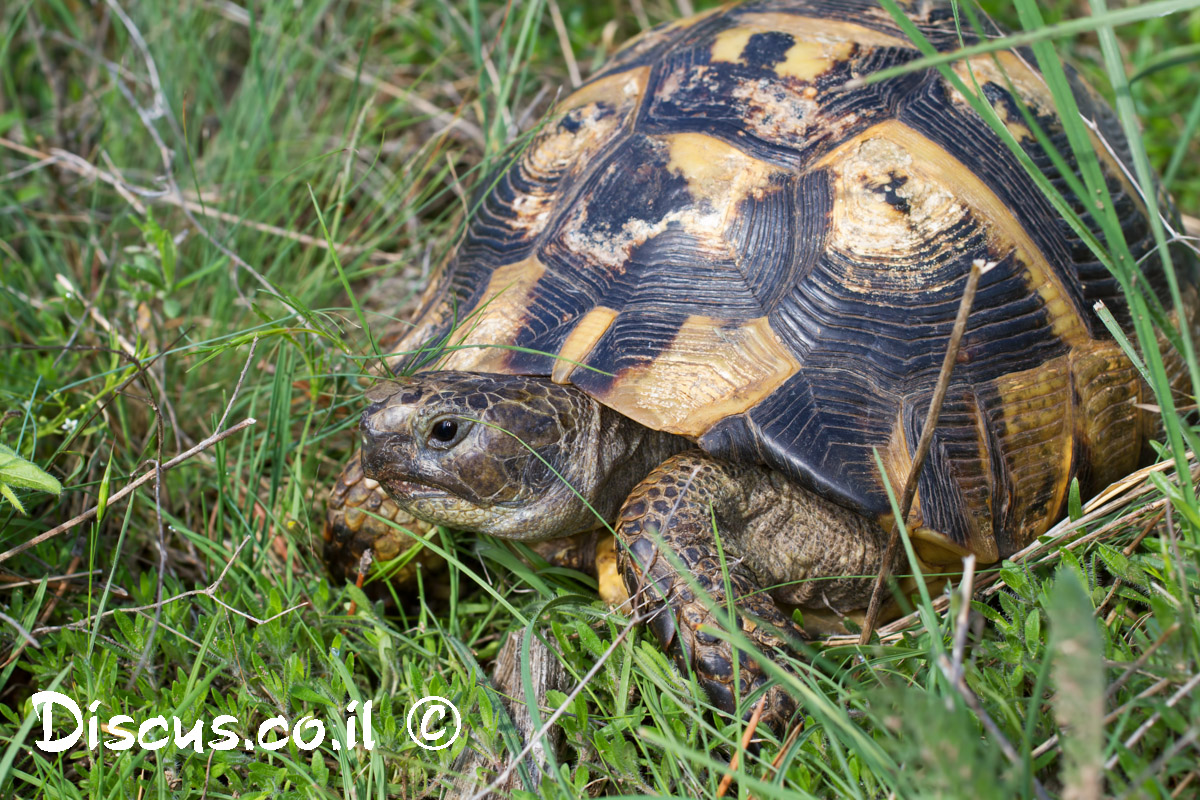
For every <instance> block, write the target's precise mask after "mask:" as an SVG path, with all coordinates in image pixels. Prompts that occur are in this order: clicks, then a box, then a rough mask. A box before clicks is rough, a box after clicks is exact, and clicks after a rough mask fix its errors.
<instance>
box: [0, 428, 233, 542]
mask: <svg viewBox="0 0 1200 800" xmlns="http://www.w3.org/2000/svg"><path fill="white" fill-rule="evenodd" d="M256 422H257V420H255V419H254V418H253V417H249V418H247V419H244V420H242V421H241V422H239V423H238V424H236V425H234V426H232V427H230V428H228V429H226V430H223V431H220V432H219V433H214V434H213V435H212V436H209V437H208V438H207V439H205V440H204V441H202V442H199V443H197V444H196V446H195V447H191V448H189V449H187V450H185V451H184V452H182V453H180V454H179V455H177V456H175V457H174V458H172V459H171V460H170V461H168V462H167V463H165V464H163V465H162V471H163V472H166V471H167V470H169V469H172V468H174V467H177V466H179V465H180V464H182V463H183V462H185V461H187V460H188V459H189V458H191V457H192V456H194V455H196V454H197V453H199V452H201V451H202V450H207V449H208V448H210V447H212V446H213V445H214V444H216V443H217V442H220V441H223V440H225V439H228V438H229V437H230V436H233V435H234V434H235V433H238V432H239V431H241V430H243V429H244V428H248V427H250V426H251V425H254V424H255V423H256ZM156 473H157V469H151V470H149V471H147V472H146V473H144V474H143V475H142V476H141V477H140V478H138V479H136V480H135V481H133V483H131V484H129V485H128V486H126V487H125V488H124V489H121V490H120V491H119V492H116V493H115V494H113V495H112V496H111V497H109V498H108V505H109V506H111V505H112V504H113V503H116V502H117V501H118V500H122V499H124V498H125V497H126V496H127V495H129V494H130V493H131V492H133V491H134V490H136V489H137V488H138V487H139V486H141V485H142V484H144V483H146V482H148V481H151V480H153V479H154V476H155V474H156ZM99 510H100V507H99V506H92V507H91V508H89V509H88V510H87V511H84V512H83V513H82V514H80V515H78V516H76V517H72V518H71V519H69V520H67V521H66V522H64V523H62V524H61V525H56V526H55V527H53V528H51V529H50V530H48V531H46V532H45V533H41V534H38V535H37V536H35V537H33V538H32V539H30V540H29V541H27V542H23V543H21V544H19V545H17V546H16V547H14V548H12V549H10V550H6V551H4V552H3V553H0V563H3V562H5V561H7V560H8V559H10V558H12V557H13V556H16V555H20V554H21V553H24V552H25V551H26V550H28V549H30V548H31V547H37V546H38V545H39V544H41V543H42V542H45V541H48V540H50V539H53V538H54V537H55V536H58V535H59V534H62V533H65V532H66V531H69V530H71V529H72V528H74V527H75V526H76V525H79V524H80V523H83V522H87V521H88V520H89V519H91V518H92V517H94V516H96V514H97V513H98V512H99Z"/></svg>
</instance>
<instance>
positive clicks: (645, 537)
mask: <svg viewBox="0 0 1200 800" xmlns="http://www.w3.org/2000/svg"><path fill="white" fill-rule="evenodd" d="M714 516H715V517H716V523H717V532H718V533H719V534H720V536H721V542H722V546H723V549H724V555H725V565H726V567H727V569H728V575H729V590H730V591H731V592H732V595H733V601H734V605H735V607H736V609H737V613H736V615H735V619H734V623H735V624H736V625H737V627H738V629H739V630H741V632H742V633H743V634H744V635H745V636H746V637H747V638H749V639H750V641H751V642H753V643H754V645H755V646H756V647H758V648H759V649H760V650H762V651H764V652H765V653H766V654H767V656H768V657H769V655H770V653H771V651H772V650H775V649H777V648H788V640H789V639H790V640H792V641H798V640H800V639H803V638H805V636H804V632H803V631H802V630H801V629H800V628H799V626H797V625H796V624H795V623H794V622H792V620H791V617H790V616H788V614H786V613H785V612H784V611H783V610H782V609H781V608H780V607H779V606H778V605H776V599H777V598H778V599H780V600H782V601H785V602H787V603H790V604H795V605H800V606H810V605H811V606H813V607H832V608H835V609H836V610H839V611H841V610H849V609H852V608H855V607H858V606H860V605H865V602H866V598H867V597H868V596H869V594H870V583H871V578H870V577H869V576H870V575H873V574H875V573H877V572H878V569H879V563H880V561H881V559H882V554H883V550H884V534H883V531H882V529H881V528H880V527H879V526H878V525H877V524H875V523H873V522H871V521H870V520H867V519H865V518H864V517H862V516H860V515H858V514H855V513H854V512H851V511H848V510H846V509H844V508H842V507H840V506H837V505H835V504H833V503H830V502H829V501H827V500H824V499H822V498H820V497H817V496H816V495H814V494H812V493H811V492H809V491H807V490H805V489H803V488H801V487H800V486H799V485H797V484H795V483H793V482H791V481H788V480H786V479H784V478H783V477H782V476H780V475H779V474H778V473H773V472H771V471H770V470H767V469H764V468H761V467H754V466H741V465H737V464H731V463H728V462H725V461H721V460H720V459H716V458H713V457H711V456H709V455H707V454H705V453H702V452H699V451H689V452H686V453H681V454H679V455H676V456H674V457H672V458H670V459H668V460H667V461H665V462H664V463H663V464H662V465H661V466H659V467H658V468H657V469H655V470H654V471H653V472H651V473H650V475H649V476H647V477H646V479H645V480H644V481H642V483H640V484H639V485H638V486H637V487H636V488H635V489H634V490H633V492H632V493H631V494H630V495H629V498H628V500H627V501H626V502H625V505H624V506H623V507H622V509H621V513H620V516H619V521H618V527H617V534H618V536H619V537H620V538H621V541H622V543H623V546H622V548H621V549H622V553H621V562H620V563H621V572H622V575H623V576H624V579H625V585H626V587H627V589H628V590H629V593H630V595H631V597H633V598H634V602H635V604H636V605H637V607H638V608H639V609H640V610H641V611H643V612H650V613H651V614H652V616H651V618H650V619H649V621H648V625H649V627H650V629H651V630H652V631H653V633H654V635H655V637H656V638H657V639H658V641H659V643H660V644H661V645H662V647H663V649H664V650H666V651H667V652H668V653H670V654H671V655H672V657H673V658H674V659H675V661H676V663H677V664H678V665H679V668H680V669H681V670H682V671H683V672H684V673H687V672H688V671H689V670H694V672H695V674H696V677H697V679H698V681H699V683H700V685H701V686H703V687H704V689H705V691H706V692H708V695H709V697H710V699H711V700H712V701H713V703H714V704H715V705H716V706H717V707H718V708H721V709H722V710H724V711H727V712H734V711H735V710H736V708H737V696H740V697H742V698H745V697H747V696H749V695H750V694H751V693H752V692H754V691H755V690H757V689H758V688H759V687H761V686H762V685H763V684H764V683H766V682H767V680H768V678H767V675H766V672H765V671H764V670H763V668H762V666H761V665H760V664H759V663H758V662H757V661H756V660H755V659H754V658H753V657H751V656H750V655H749V654H747V653H745V652H741V651H738V653H737V659H738V660H737V663H738V681H737V685H736V686H735V685H734V670H733V663H734V661H733V659H734V650H733V648H732V647H731V646H730V645H729V644H727V643H726V642H723V641H722V640H721V639H719V638H717V637H716V636H714V635H713V634H711V633H709V632H707V631H705V630H702V628H704V627H709V628H720V623H719V620H718V617H717V615H716V614H714V612H713V611H711V610H710V608H711V609H714V610H715V609H725V608H728V599H727V596H726V593H725V592H726V582H725V575H724V573H723V572H722V568H721V559H720V557H719V555H718V551H717V544H716V540H715V538H714V535H713V517H714ZM661 548H667V549H669V550H670V551H671V553H672V554H673V557H672V556H669V555H668V554H667V553H664V552H662V549H661ZM676 564H678V565H680V567H681V568H682V571H683V574H681V573H680V569H677V568H676ZM846 576H859V577H846ZM825 579H833V580H825ZM781 584H787V585H783V586H781ZM693 587H696V588H698V589H699V590H701V591H703V592H704V593H706V594H707V595H708V596H709V598H711V599H710V600H709V601H707V602H706V601H705V600H704V599H703V598H700V597H698V596H697V593H696V592H695V591H694V590H693ZM766 587H777V588H774V589H772V590H771V591H770V592H768V591H765V589H766ZM794 711H795V703H794V702H793V700H792V699H791V697H790V696H788V694H787V693H786V692H785V691H784V690H783V689H782V688H780V687H778V686H775V687H772V688H771V689H769V690H768V692H767V701H766V707H765V708H764V712H763V722H764V723H765V724H767V725H768V726H769V727H771V728H772V729H773V730H774V731H775V732H776V733H777V734H779V735H782V734H783V732H784V730H785V727H786V725H787V723H788V721H789V720H790V718H791V716H792V713H793V712H794Z"/></svg>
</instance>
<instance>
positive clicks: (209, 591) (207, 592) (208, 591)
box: [33, 536, 308, 636]
mask: <svg viewBox="0 0 1200 800" xmlns="http://www.w3.org/2000/svg"><path fill="white" fill-rule="evenodd" d="M250 539H251V537H249V536H247V537H246V538H244V539H242V542H241V544H239V545H238V546H237V549H236V550H234V551H233V555H232V556H230V557H229V561H228V562H227V563H226V564H225V567H224V569H222V570H221V574H220V575H218V576H217V579H216V580H214V581H213V582H212V583H210V584H209V585H208V586H205V587H204V588H203V589H191V590H189V591H186V592H181V593H179V594H177V595H174V596H172V597H168V598H167V599H166V600H164V601H163V604H166V603H174V602H176V601H178V600H184V599H186V598H189V597H197V596H200V595H203V596H204V597H207V598H209V599H211V600H212V601H213V602H214V603H216V604H217V605H219V606H221V607H222V608H224V609H227V610H229V611H232V612H233V613H235V614H237V615H239V616H241V617H244V618H246V619H248V620H250V621H251V622H255V623H257V624H259V625H265V624H266V623H268V622H270V621H272V620H275V619H279V618H280V617H282V616H283V615H284V614H290V613H291V612H293V611H295V610H296V609H298V608H304V607H305V606H307V605H308V602H307V601H305V602H303V603H299V604H297V605H294V606H292V607H291V608H287V609H284V610H283V611H280V612H279V613H278V614H274V615H272V616H270V617H267V618H266V619H259V618H257V617H255V616H252V615H250V614H247V613H246V612H244V611H239V610H238V609H236V608H234V607H233V606H231V605H229V604H228V603H225V602H223V601H222V600H221V599H220V598H218V597H217V590H218V589H220V588H221V584H222V583H224V582H225V575H226V574H227V573H228V572H229V569H230V567H232V566H233V562H235V561H237V557H238V555H239V554H241V552H242V549H243V548H244V547H245V546H246V545H247V544H249V543H250ZM158 606H159V604H158V603H147V604H146V605H144V606H133V607H132V608H112V609H109V610H108V611H105V612H104V613H102V614H96V615H94V616H91V617H88V618H87V619H81V620H78V621H76V622H71V623H68V624H66V625H54V626H52V627H48V628H47V627H42V628H35V629H34V630H33V634H34V635H35V636H45V635H46V634H49V633H57V632H58V631H73V630H78V629H80V628H86V627H88V626H89V625H92V624H93V623H96V622H99V621H100V620H102V619H104V618H106V617H111V616H112V615H113V614H120V613H126V614H141V613H144V612H146V611H149V610H151V609H153V608H157V607H158Z"/></svg>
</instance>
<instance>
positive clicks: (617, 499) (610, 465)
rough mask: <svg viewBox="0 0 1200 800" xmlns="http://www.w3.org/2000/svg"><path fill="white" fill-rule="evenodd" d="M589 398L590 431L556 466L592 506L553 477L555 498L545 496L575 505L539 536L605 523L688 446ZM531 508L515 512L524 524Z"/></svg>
mask: <svg viewBox="0 0 1200 800" xmlns="http://www.w3.org/2000/svg"><path fill="white" fill-rule="evenodd" d="M590 399H591V398H589V400H590ZM591 403H592V406H593V410H594V414H593V416H592V419H591V420H590V421H589V424H588V427H589V428H590V429H591V430H589V431H588V432H587V434H586V435H585V436H584V437H582V441H581V442H580V443H579V445H580V446H579V451H580V452H579V453H578V456H577V457H569V458H567V459H566V462H567V464H566V468H565V469H563V470H560V471H561V472H562V473H563V477H566V478H568V481H567V482H569V483H570V484H571V486H573V487H575V489H576V491H578V492H579V494H581V495H583V496H584V497H585V498H587V501H588V504H590V505H591V507H592V509H594V511H593V510H590V509H588V508H587V506H586V505H584V504H583V502H582V501H581V500H580V499H579V498H578V497H576V496H575V495H574V492H572V491H571V489H570V488H569V487H568V486H567V485H566V483H564V482H562V481H559V482H558V485H557V486H556V487H555V488H554V489H553V490H552V491H551V494H552V495H553V494H558V497H556V498H554V497H548V498H547V500H548V502H549V503H560V504H564V505H565V504H568V503H574V504H576V505H577V506H578V508H577V509H576V512H575V513H574V514H573V515H571V519H570V522H569V523H567V524H564V525H563V526H562V528H563V529H562V530H556V531H546V532H545V536H544V537H539V538H550V537H556V536H569V535H571V534H575V533H582V532H583V531H588V530H592V529H594V528H598V527H603V525H604V524H605V523H610V524H611V523H612V521H613V520H614V519H615V518H616V516H617V512H618V511H619V510H620V508H621V504H622V503H624V502H625V499H626V498H627V497H629V493H630V492H631V491H633V487H634V486H636V485H637V484H638V483H640V482H641V481H642V479H643V478H645V477H646V475H648V474H649V473H650V472H651V470H653V469H654V468H655V467H657V466H658V465H659V464H661V463H662V462H663V461H666V460H667V459H668V458H670V457H671V456H673V455H675V454H676V453H679V452H682V451H684V450H687V449H689V448H691V447H694V445H692V444H691V443H690V442H689V441H688V440H687V439H685V438H683V437H682V436H675V435H673V434H669V433H663V432H661V431H656V430H652V429H650V428H647V427H645V426H644V425H642V424H640V423H638V422H634V421H633V420H631V419H629V418H628V417H624V416H622V415H620V414H618V413H616V412H615V411H613V410H611V409H609V408H606V407H605V406H603V405H601V404H600V403H598V402H596V401H595V400H592V401H591ZM537 513H538V509H537V507H536V506H531V507H530V508H529V510H528V514H527V515H526V514H523V515H521V516H522V524H523V525H525V526H526V529H528V530H532V529H535V528H536V527H537ZM495 535H497V536H504V535H505V534H503V533H496V534H495ZM512 538H519V537H515V536H514V537H512Z"/></svg>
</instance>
